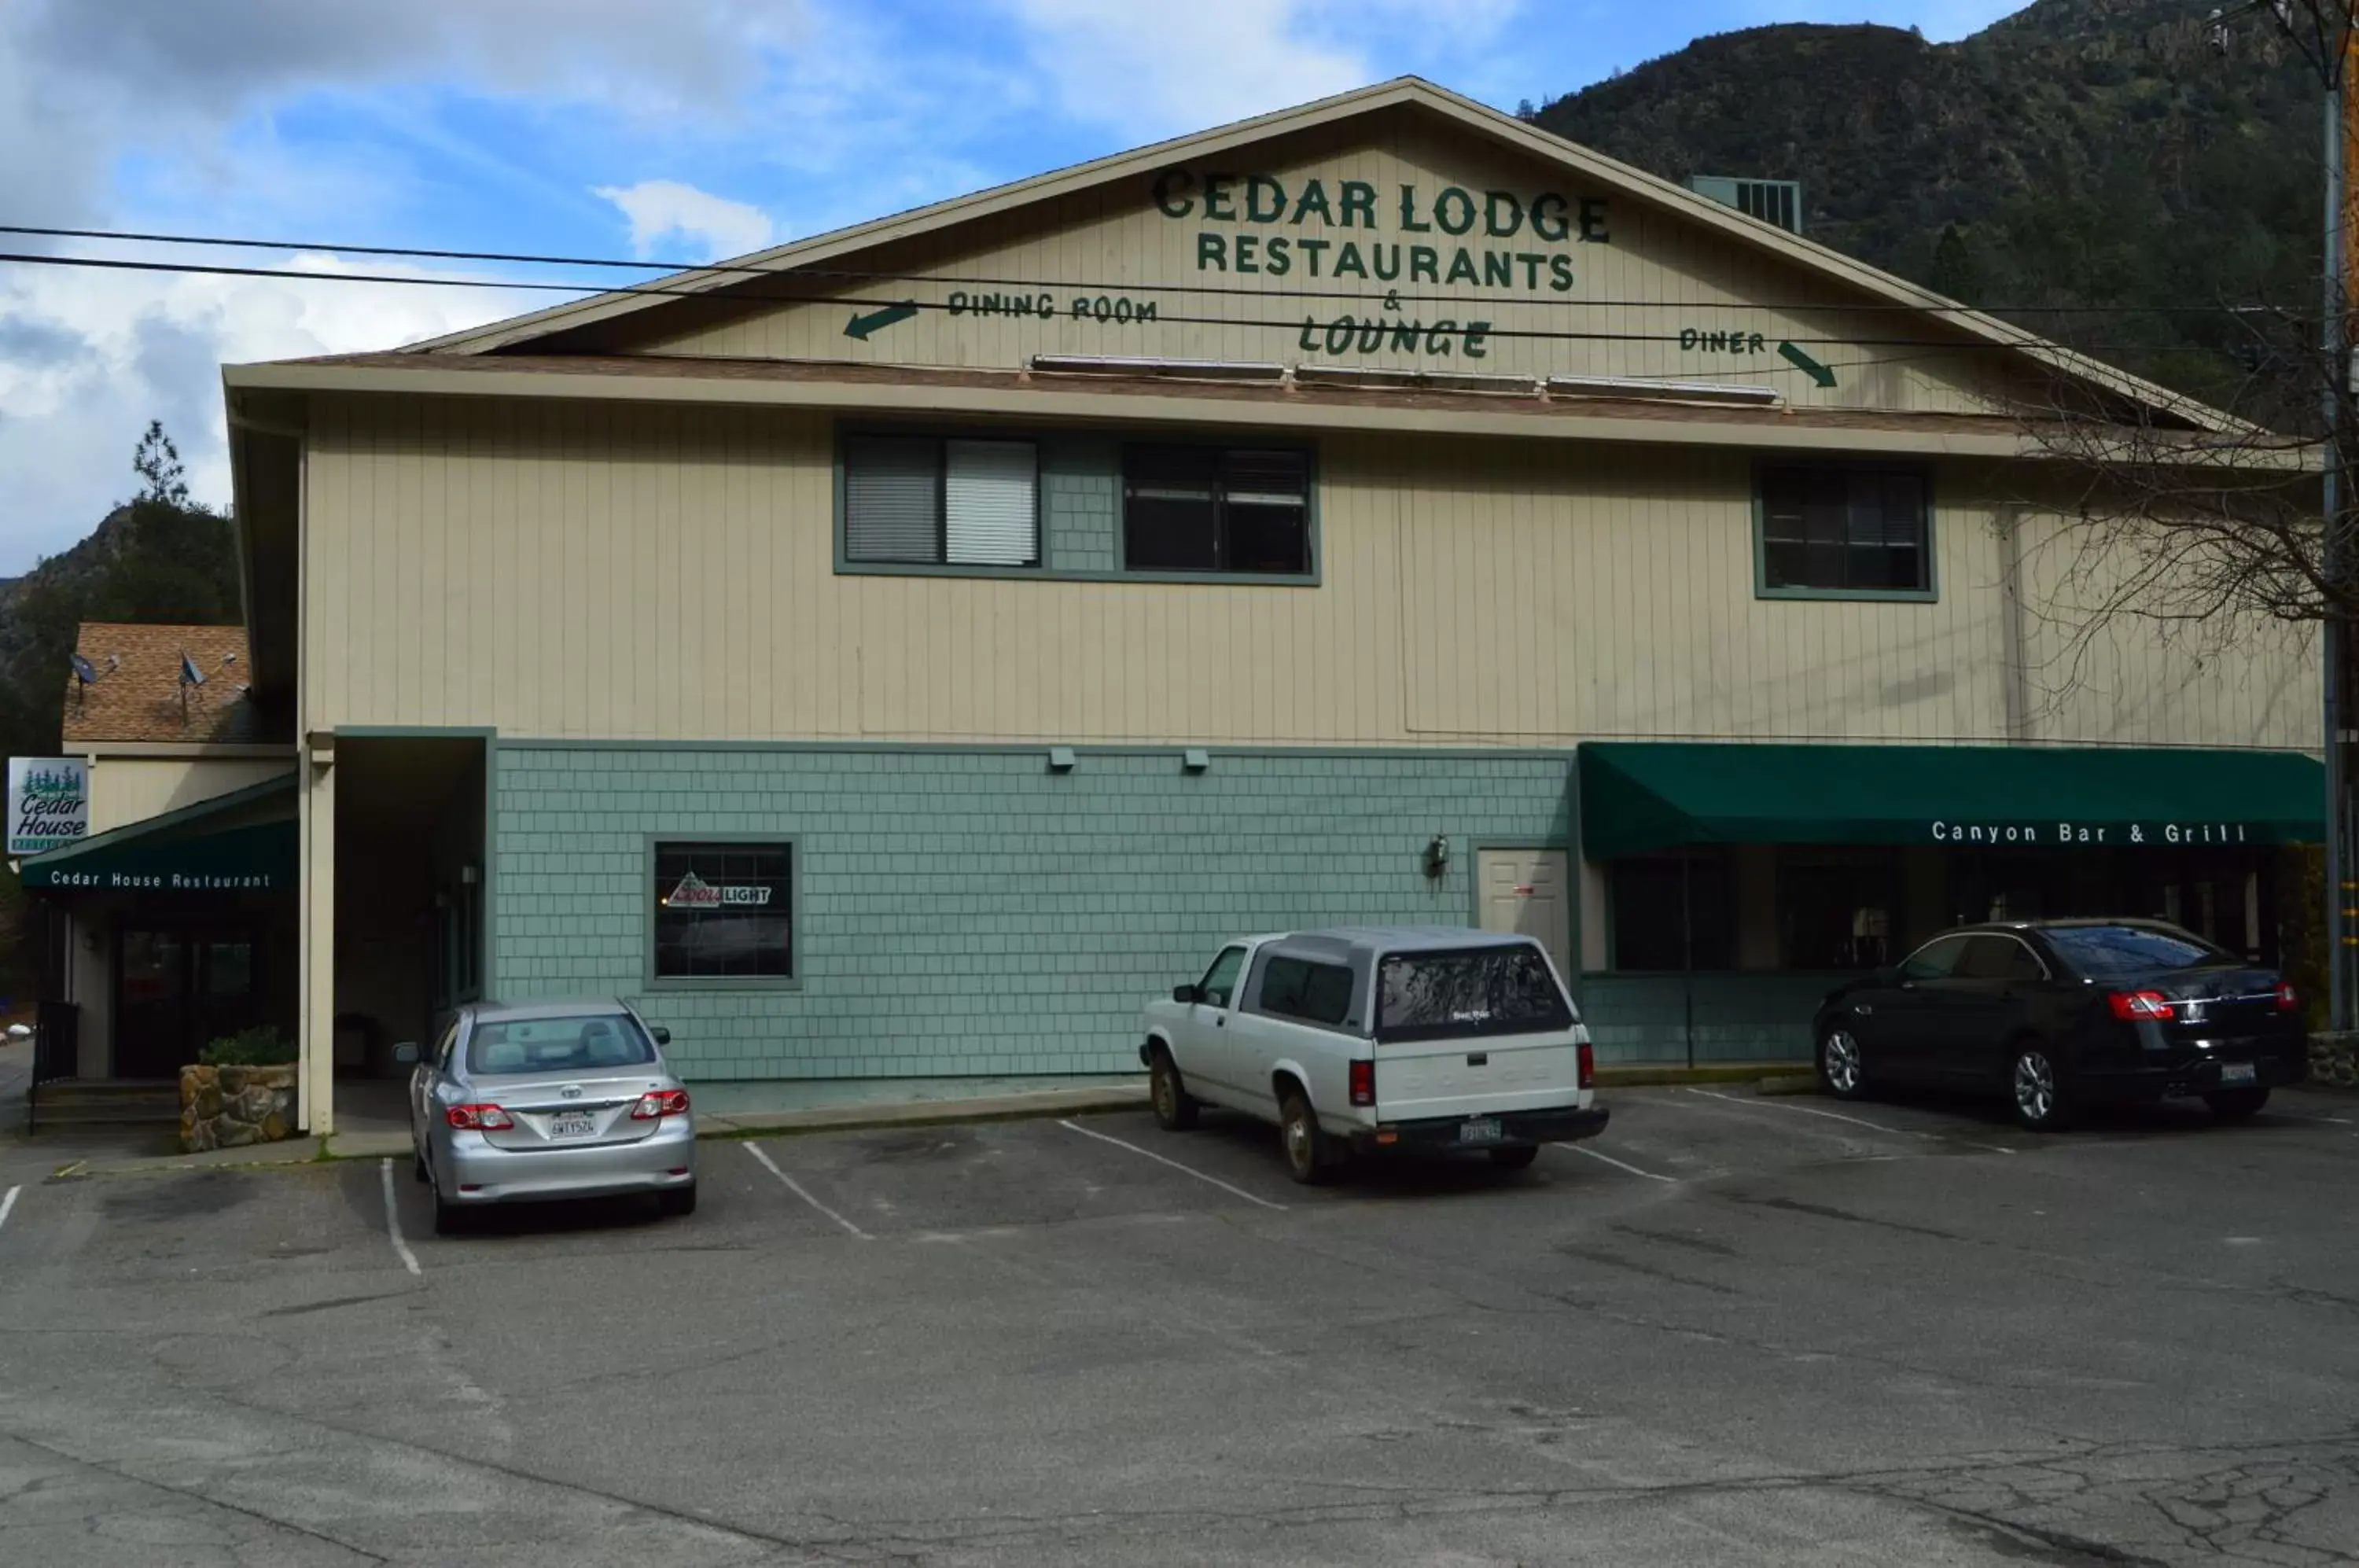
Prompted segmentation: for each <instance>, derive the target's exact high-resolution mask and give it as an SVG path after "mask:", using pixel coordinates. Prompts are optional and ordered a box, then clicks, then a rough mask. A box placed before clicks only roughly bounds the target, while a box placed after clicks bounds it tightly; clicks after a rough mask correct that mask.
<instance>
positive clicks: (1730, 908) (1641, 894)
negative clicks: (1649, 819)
mask: <svg viewBox="0 0 2359 1568" xmlns="http://www.w3.org/2000/svg"><path fill="white" fill-rule="evenodd" d="M1680 884H1681V876H1680V862H1679V860H1678V859H1677V858H1675V857H1670V856H1665V857H1661V858H1656V859H1642V860H1617V861H1615V862H1614V968H1616V969H1627V970H1642V969H1654V970H1680V969H1685V968H1688V967H1690V965H1692V966H1693V967H1694V968H1697V969H1734V968H1735V967H1736V878H1735V876H1734V870H1733V868H1732V866H1731V865H1730V863H1729V860H1728V858H1727V856H1725V855H1714V854H1699V855H1695V856H1693V857H1692V858H1691V860H1690V863H1689V866H1688V868H1687V874H1686V888H1685V891H1684V893H1682V890H1681V886H1680ZM1683 903H1684V908H1685V910H1686V914H1685V918H1684V919H1683V918H1682V913H1681V910H1682V905H1683ZM1690 931H1691V932H1692V944H1690V936H1689V934H1688V933H1689V932H1690Z"/></svg>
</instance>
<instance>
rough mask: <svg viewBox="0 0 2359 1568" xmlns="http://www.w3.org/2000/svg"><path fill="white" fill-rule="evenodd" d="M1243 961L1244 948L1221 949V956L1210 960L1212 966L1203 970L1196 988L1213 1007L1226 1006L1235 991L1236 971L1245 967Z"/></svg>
mask: <svg viewBox="0 0 2359 1568" xmlns="http://www.w3.org/2000/svg"><path fill="white" fill-rule="evenodd" d="M1244 967H1245V949H1244V948H1242V947H1224V948H1223V949H1221V956H1220V957H1218V958H1215V959H1214V960H1212V967H1211V968H1210V969H1207V970H1205V971H1204V977H1203V978H1202V979H1201V980H1200V981H1198V982H1197V983H1196V988H1197V989H1198V990H1200V991H1201V992H1202V993H1203V994H1204V1000H1205V1001H1206V1002H1208V1003H1210V1004H1211V1005H1212V1006H1213V1007H1227V1006H1228V1005H1229V998H1230V997H1232V996H1235V995H1236V993H1237V971H1238V970H1240V969H1242V968H1244Z"/></svg>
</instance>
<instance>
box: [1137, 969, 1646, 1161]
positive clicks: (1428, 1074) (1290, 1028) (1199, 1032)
mask: <svg viewBox="0 0 2359 1568" xmlns="http://www.w3.org/2000/svg"><path fill="white" fill-rule="evenodd" d="M1138 1054H1139V1060H1140V1061H1141V1062H1144V1063H1145V1064H1146V1066H1147V1071H1148V1072H1149V1073H1152V1074H1153V1082H1154V1089H1155V1118H1156V1120H1157V1121H1158V1122H1160V1123H1161V1124H1162V1125H1163V1126H1164V1127H1167V1128H1170V1129H1174V1130H1177V1129H1179V1128H1183V1127H1190V1126H1192V1125H1193V1124H1194V1122H1195V1119H1196V1111H1197V1108H1198V1106H1199V1105H1223V1106H1226V1107H1228V1108H1229V1109H1231V1110H1236V1111H1243V1112H1244V1113H1245V1115H1247V1116H1257V1117H1259V1118H1260V1119H1262V1120H1263V1121H1266V1122H1272V1123H1275V1124H1276V1125H1277V1128H1278V1131H1279V1134H1280V1138H1281V1142H1282V1144H1283V1146H1284V1148H1285V1151H1286V1162H1287V1166H1288V1170H1289V1171H1291V1172H1292V1173H1293V1176H1294V1179H1295V1180H1296V1181H1320V1180H1321V1179H1322V1178H1323V1177H1324V1176H1325V1175H1326V1173H1327V1172H1328V1171H1330V1170H1331V1169H1332V1167H1333V1166H1334V1164H1335V1163H1336V1162H1337V1160H1338V1158H1339V1157H1340V1156H1341V1155H1342V1154H1343V1152H1344V1151H1346V1150H1348V1151H1351V1152H1354V1153H1358V1152H1367V1151H1376V1150H1395V1149H1398V1150H1404V1151H1406V1150H1427V1151H1439V1150H1475V1149H1479V1150H1483V1151H1485V1152H1487V1153H1488V1154H1489V1155H1490V1158H1491V1160H1493V1161H1494V1162H1495V1163H1496V1164H1498V1165H1501V1166H1504V1167H1506V1168H1507V1169H1510V1170H1521V1169H1522V1168H1523V1167H1525V1166H1527V1165H1529V1164H1530V1163H1531V1162H1532V1160H1533V1158H1534V1157H1535V1156H1536V1155H1537V1154H1538V1152H1539V1146H1540V1145H1541V1144H1543V1143H1550V1142H1564V1141H1570V1140H1571V1139H1574V1138H1590V1137H1593V1136H1594V1135H1595V1134H1597V1133H1599V1132H1601V1131H1603V1130H1604V1127H1605V1120H1606V1112H1605V1110H1604V1108H1603V1106H1601V1105H1597V1104H1596V1094H1595V1092H1594V1091H1593V1089H1592V1088H1591V1087H1590V1080H1591V1079H1592V1077H1593V1075H1594V1068H1593V1058H1592V1055H1591V1051H1590V1044H1589V1031H1588V1030H1587V1029H1584V1028H1582V1022H1581V1018H1580V1015H1579V1014H1578V1013H1577V1012H1576V1011H1575V1010H1574V1008H1573V1006H1572V1001H1571V997H1569V996H1567V995H1566V994H1565V989H1564V982H1563V981H1562V980H1561V979H1560V977H1559V976H1558V975H1557V972H1556V966H1555V965H1554V964H1550V963H1549V957H1548V954H1547V953H1546V952H1545V951H1544V950H1542V949H1541V947H1540V946H1539V944H1538V943H1537V942H1533V941H1532V940H1531V939H1530V938H1528V937H1522V936H1505V935H1494V934H1491V933H1488V932H1484V931H1460V930H1419V929H1399V930H1390V929H1364V928H1350V929H1342V930H1335V931H1295V932H1291V933H1288V934H1285V935H1277V936H1251V937H1240V938H1238V939H1237V940H1236V941H1234V942H1230V943H1228V944H1227V945H1226V946H1224V947H1223V948H1222V949H1221V951H1220V953H1219V954H1218V955H1217V956H1216V957H1214V958H1213V960H1212V966H1211V967H1210V968H1208V969H1206V970H1205V971H1204V974H1203V977H1202V978H1201V979H1200V980H1196V981H1193V982H1191V983H1190V984H1188V985H1180V986H1178V987H1176V988H1175V989H1174V990H1173V991H1172V993H1171V998H1170V1000H1169V1001H1161V1000H1158V1001H1155V1002H1151V1003H1149V1004H1148V1005H1147V1016H1146V1039H1145V1040H1144V1041H1143V1042H1142V1043H1141V1044H1140V1046H1139V1048H1138Z"/></svg>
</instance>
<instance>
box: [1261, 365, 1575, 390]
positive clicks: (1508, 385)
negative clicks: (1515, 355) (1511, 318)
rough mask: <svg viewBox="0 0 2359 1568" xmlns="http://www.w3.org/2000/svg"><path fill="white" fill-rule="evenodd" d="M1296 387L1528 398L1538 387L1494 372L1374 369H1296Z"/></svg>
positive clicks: (1522, 378)
mask: <svg viewBox="0 0 2359 1568" xmlns="http://www.w3.org/2000/svg"><path fill="white" fill-rule="evenodd" d="M1294 381H1295V385H1297V386H1298V387H1394V388H1397V389H1398V390H1401V391H1404V392H1417V391H1433V392H1511V393H1514V394H1515V395H1516V396H1517V397H1531V396H1533V395H1534V394H1535V393H1537V392H1538V391H1539V389H1540V387H1539V383H1538V381H1536V380H1534V379H1533V378H1532V377H1531V376H1509V375H1506V374H1505V373H1503V372H1500V371H1495V370H1407V369H1394V368H1391V367H1388V366H1385V365H1296V366H1295V367H1294Z"/></svg>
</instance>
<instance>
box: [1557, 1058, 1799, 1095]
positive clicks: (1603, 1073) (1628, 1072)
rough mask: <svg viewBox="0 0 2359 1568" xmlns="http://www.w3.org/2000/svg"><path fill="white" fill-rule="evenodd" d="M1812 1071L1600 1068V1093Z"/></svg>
mask: <svg viewBox="0 0 2359 1568" xmlns="http://www.w3.org/2000/svg"><path fill="white" fill-rule="evenodd" d="M1810 1071H1811V1068H1810V1063H1809V1062H1703V1063H1701V1064H1700V1065H1697V1066H1694V1067H1650V1066H1645V1065H1632V1066H1628V1067H1600V1068H1599V1069H1598V1070H1597V1077H1596V1084H1597V1087H1598V1088H1600V1089H1644V1088H1654V1087H1658V1086H1660V1085H1665V1084H1677V1083H1775V1082H1777V1080H1779V1079H1784V1078H1794V1077H1799V1076H1800V1075H1802V1074H1804V1073H1810Z"/></svg>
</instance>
